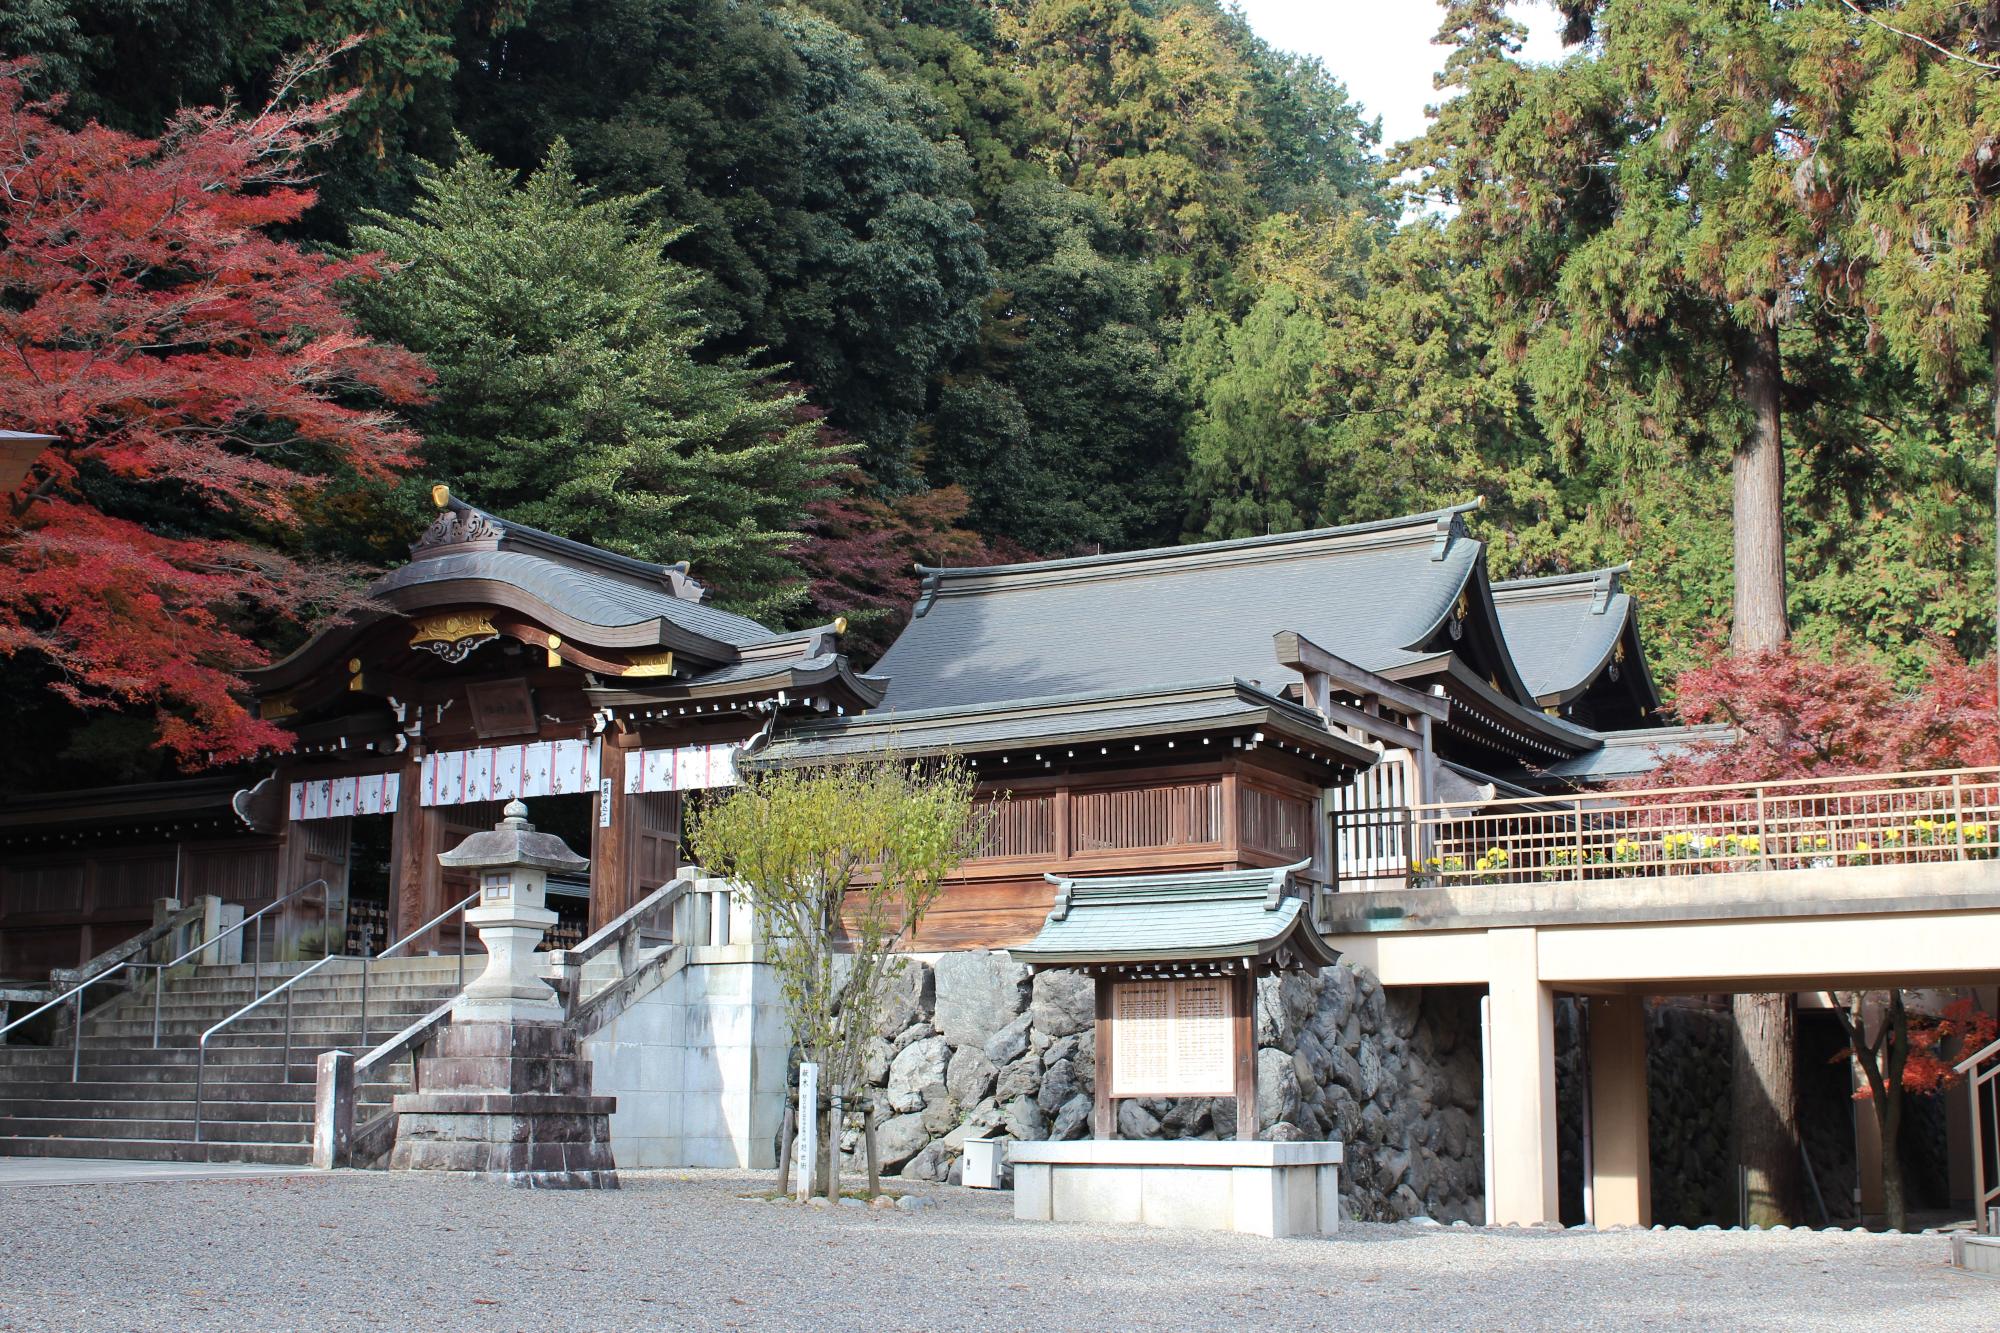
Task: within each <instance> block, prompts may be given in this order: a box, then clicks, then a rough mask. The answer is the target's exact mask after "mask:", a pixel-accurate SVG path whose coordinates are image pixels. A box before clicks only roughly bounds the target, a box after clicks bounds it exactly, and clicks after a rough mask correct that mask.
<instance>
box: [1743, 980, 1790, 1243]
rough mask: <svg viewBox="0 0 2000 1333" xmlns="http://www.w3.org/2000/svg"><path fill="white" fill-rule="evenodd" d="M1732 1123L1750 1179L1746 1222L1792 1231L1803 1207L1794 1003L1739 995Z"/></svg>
mask: <svg viewBox="0 0 2000 1333" xmlns="http://www.w3.org/2000/svg"><path fill="white" fill-rule="evenodd" d="M1731 1008H1732V1009H1733V1010H1734V1012H1735V1015H1736V1048H1735V1061H1734V1066H1735V1067H1734V1070H1733V1077H1732V1080H1731V1094H1732V1095H1731V1106H1730V1112H1731V1115H1730V1120H1731V1125H1732V1128H1733V1130H1734V1136H1735V1140H1736V1143H1735V1147H1736V1160H1737V1162H1738V1164H1740V1165H1741V1166H1742V1167H1743V1168H1744V1169H1745V1170H1746V1172H1747V1173H1748V1187H1749V1200H1750V1206H1749V1211H1748V1214H1747V1215H1746V1216H1745V1217H1744V1218H1743V1221H1744V1223H1745V1224H1746V1225H1747V1224H1749V1223H1752V1222H1755V1223H1758V1224H1760V1225H1763V1226H1775V1225H1777V1224H1779V1223H1781V1222H1782V1223H1784V1224H1786V1225H1787V1226H1791V1225H1796V1224H1797V1223H1799V1222H1800V1221H1802V1220H1803V1219H1804V1216H1805V1207H1804V1198H1803V1193H1802V1184H1803V1182H1802V1181H1801V1178H1800V1172H1799V1105H1798V1078H1797V1073H1798V1071H1797V1052H1798V1025H1799V1014H1798V997H1797V996H1794V995H1791V994H1789V993H1787V994H1783V995H1737V996H1733V997H1732V1004H1731Z"/></svg>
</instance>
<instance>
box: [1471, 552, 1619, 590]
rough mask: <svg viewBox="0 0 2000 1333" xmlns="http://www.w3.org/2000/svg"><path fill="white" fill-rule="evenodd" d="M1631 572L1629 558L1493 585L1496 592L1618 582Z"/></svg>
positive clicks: (1506, 580)
mask: <svg viewBox="0 0 2000 1333" xmlns="http://www.w3.org/2000/svg"><path fill="white" fill-rule="evenodd" d="M1631 572H1632V562H1631V561H1629V560H1628V561H1625V562H1624V563H1623V564H1617V565H1606V566H1604V567H1603V568H1602V569H1579V570H1576V571H1574V572H1572V573H1568V574H1538V575H1536V576H1535V577H1533V578H1525V579H1503V580H1501V581H1500V582H1498V583H1495V584H1494V585H1493V591H1494V592H1495V593H1496V594H1498V593H1503V592H1530V591H1533V590H1535V589H1538V588H1558V587H1561V586H1562V585H1564V584H1566V583H1577V584H1590V585H1595V584H1596V583H1598V582H1599V581H1600V580H1608V581H1610V582H1612V583H1616V582H1617V581H1618V579H1619V578H1620V576H1621V575H1625V574H1629V573H1631Z"/></svg>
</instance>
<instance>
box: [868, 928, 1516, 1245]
mask: <svg viewBox="0 0 2000 1333" xmlns="http://www.w3.org/2000/svg"><path fill="white" fill-rule="evenodd" d="M1095 1018H1096V1010H1095V991H1094V987H1093V984H1092V982H1091V981H1090V980H1089V979H1088V978H1087V977H1084V976H1081V975H1079V974H1075V973H1068V972H1045V973H1043V974H1042V975H1040V976H1038V977H1034V978H1033V979H1032V980H1031V979H1030V976H1029V972H1028V969H1027V968H1025V967H1023V966H1020V965H1019V964H1016V963H1014V962H1013V961H1012V960H1011V959H1009V958H1008V957H1007V955H1006V954H1005V953H993V952H987V951H985V950H978V951H971V952H965V953H951V954H944V955H941V956H939V958H938V959H937V960H936V962H935V963H926V962H923V961H920V960H914V959H913V960H911V961H910V963H909V964H908V967H907V970H906V972H905V975H904V976H903V978H902V979H901V982H900V983H899V989H898V991H897V993H896V995H895V997H894V1000H893V1002H892V1003H891V1004H889V1005H888V1006H886V1007H885V1009H884V1012H883V1013H882V1015H881V1016H880V1021H879V1023H878V1025H877V1034H878V1035H877V1036H876V1037H875V1038H874V1039H873V1041H872V1042H871V1044H870V1051H869V1056H868V1063H867V1069H866V1075H865V1076H866V1079H867V1081H868V1083H869V1084H870V1085H871V1086H873V1087H875V1088H877V1089H880V1097H879V1099H878V1104H879V1105H881V1106H882V1107H883V1110H882V1112H881V1114H882V1115H883V1116H884V1117H886V1118H885V1119H883V1120H882V1122H881V1124H880V1127H879V1130H878V1134H877V1142H878V1146H879V1149H880V1152H881V1157H882V1169H883V1170H884V1171H885V1172H887V1173H890V1174H896V1173H899V1172H900V1173H901V1174H902V1175H905V1176H912V1177H917V1178H921V1179H926V1180H947V1179H950V1180H955V1179H957V1169H958V1158H959V1154H960V1151H961V1145H962V1144H963V1143H964V1141H965V1140H966V1139H967V1138H970V1137H975V1136H978V1137H1005V1138H1010V1139H1075V1138H1083V1137H1085V1136H1086V1135H1088V1134H1089V1132H1090V1115H1091V1108H1092V1104H1093V1095H1094V1091H1095V1088H1096V1054H1097V1051H1096V1046H1097V1039H1096V1032H1095ZM1257 1045H1258V1051H1257V1106H1258V1118H1259V1121H1260V1124H1259V1133H1258V1136H1259V1137H1260V1138H1268V1139H1276V1140H1307V1139H1322V1138H1336V1139H1340V1140H1342V1141H1343V1142H1344V1143H1345V1144H1346V1145H1347V1165H1346V1167H1345V1169H1344V1170H1343V1171H1342V1173H1341V1195H1342V1208H1343V1210H1344V1214H1345V1215H1346V1216H1349V1217H1354V1218H1359V1219H1363V1220H1383V1221H1389V1220H1397V1219H1401V1218H1406V1217H1412V1216H1416V1215H1420V1214H1422V1215H1427V1216H1430V1217H1434V1218H1437V1219H1438V1220H1440V1221H1453V1220H1457V1219H1459V1218H1465V1219H1467V1220H1470V1221H1474V1222H1477V1221H1479V1220H1480V1217H1481V1215H1482V1204H1481V1192H1482V1181H1483V1179H1484V1168H1483V1165H1482V1158H1481V1137H1480V1129H1479V1123H1480V1122H1479V1095H1480V1058H1479V1001H1478V993H1477V991H1476V990H1473V989H1470V988H1458V987H1440V988H1434V989H1431V990H1427V991H1421V992H1419V991H1402V992H1399V993H1397V994H1395V995H1389V994H1387V993H1385V992H1384V991H1383V989H1382V988H1381V986H1380V985H1378V984H1377V983H1376V982H1375V980H1374V978H1373V977H1372V976H1370V975H1369V974H1367V973H1366V972H1357V971H1354V970H1352V969H1350V968H1348V967H1347V966H1346V965H1344V964H1342V965H1337V966H1334V967H1330V968H1327V969H1326V970H1325V971H1323V972H1322V973H1321V974H1320V975H1319V976H1318V977H1316V978H1314V977H1304V976H1298V975H1290V976H1286V977H1284V978H1282V979H1279V978H1266V979H1265V980H1264V981H1263V982H1261V983H1260V984H1259V987H1258V996H1257ZM1235 1122H1236V1108H1235V1103H1234V1101H1233V1100H1228V1099H1224V1100H1209V1099H1182V1100H1178V1101H1163V1100H1144V1101H1129V1102H1125V1103H1122V1104H1121V1107H1120V1111H1119V1132H1120V1134H1121V1135H1122V1136H1123V1137H1126V1138H1136V1139H1143V1138H1226V1137H1233V1136H1234V1134H1235V1131H1236V1123H1235ZM842 1148H843V1150H844V1151H845V1152H847V1153H849V1154H851V1155H852V1156H851V1157H850V1160H851V1161H853V1162H854V1165H855V1166H856V1168H857V1169H858V1167H859V1162H858V1156H859V1154H860V1152H861V1143H860V1135H859V1133H858V1131H856V1130H855V1129H853V1128H852V1127H850V1128H849V1130H848V1131H847V1133H846V1134H845V1135H844V1136H843V1139H842Z"/></svg>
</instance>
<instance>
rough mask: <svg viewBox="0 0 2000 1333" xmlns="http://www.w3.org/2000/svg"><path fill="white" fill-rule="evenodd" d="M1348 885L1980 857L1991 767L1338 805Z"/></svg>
mask: <svg viewBox="0 0 2000 1333" xmlns="http://www.w3.org/2000/svg"><path fill="white" fill-rule="evenodd" d="M1335 831H1336V843H1337V845H1338V846H1339V847H1340V848H1341V849H1342V851H1343V853H1345V852H1347V850H1348V849H1350V848H1355V847H1365V848H1367V849H1369V853H1370V854H1369V855H1368V856H1366V857H1365V858H1363V857H1353V858H1350V857H1348V856H1346V855H1343V857H1342V862H1343V863H1342V864H1341V865H1340V866H1339V867H1338V868H1337V875H1338V877H1339V881H1340V887H1341V888H1343V889H1349V890H1352V889H1384V888H1403V887H1417V888H1424V887H1440V886H1449V885H1459V884H1525V883H1541V882H1550V883H1558V882H1564V881H1575V882H1581V881H1592V880H1614V879H1626V878H1632V877H1652V876H1661V875H1704V874H1719V873H1725V872H1732V871H1756V870H1802V869H1834V868H1840V867H1847V866H1870V865H1906V864H1923V863H1930V862H1943V861H1967V860H1984V859H1989V858H1992V857H1994V856H1995V855H1996V852H2000V768H1967V769H1942V770H1934V771H1930V772H1917V773H1870V774H1864V775H1861V776H1856V777H1841V778H1812V779H1805V780H1801V781H1793V782H1759V783H1734V784H1730V785H1727V786H1715V787H1667V788H1657V789H1651V790H1639V791H1611V792H1586V793H1579V794H1576V795H1568V796H1548V797H1512V798H1504V799H1497V800H1492V801H1485V802H1481V803H1478V804H1468V803H1465V802H1457V803H1450V804H1436V805H1411V806H1403V807H1392V808H1383V809H1375V810H1350V811H1342V812H1340V813H1339V814H1338V815H1337V816H1336V826H1335Z"/></svg>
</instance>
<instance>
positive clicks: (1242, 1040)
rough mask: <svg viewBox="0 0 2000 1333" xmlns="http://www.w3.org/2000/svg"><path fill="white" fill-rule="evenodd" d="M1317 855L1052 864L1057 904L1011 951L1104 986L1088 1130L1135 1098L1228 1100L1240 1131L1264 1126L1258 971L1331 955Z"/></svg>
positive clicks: (1299, 968)
mask: <svg viewBox="0 0 2000 1333" xmlns="http://www.w3.org/2000/svg"><path fill="white" fill-rule="evenodd" d="M1309 864H1310V863H1309V862H1305V861H1301V862H1299V863H1298V864H1296V865H1289V866H1277V867H1274V868H1272V869H1269V870H1228V871H1220V872H1215V873H1209V874H1191V875H1189V874H1181V875H1112V876H1106V877H1102V878H1090V879H1072V878H1064V877H1062V876H1057V875H1051V876H1049V880H1050V882H1051V883H1053V884H1054V885H1055V887H1056V897H1055V906H1054V907H1053V908H1051V909H1050V911H1049V916H1048V921H1047V922H1046V923H1045V924H1044V925H1043V926H1042V928H1041V931H1040V932H1039V933H1038V934H1036V936H1035V937H1034V939H1032V940H1030V941H1028V942H1027V943H1026V944H1020V945H1016V946H1014V948H1013V949H1012V950H1010V951H1009V952H1010V953H1011V954H1012V955H1013V958H1014V960H1015V961H1016V962H1020V963H1026V964H1028V965H1029V966H1030V967H1032V968H1033V969H1034V970H1035V971H1037V972H1040V971H1045V970H1047V969H1050V968H1064V969H1071V970H1075V971H1079V972H1082V973H1084V974H1085V975H1087V976H1090V977H1092V978H1093V979H1094V980H1095V982H1096V987H1097V1029H1096V1031H1097V1047H1096V1052H1097V1055H1096V1058H1097V1068H1098V1069H1099V1070H1101V1071H1104V1073H1105V1076H1104V1077H1101V1078H1099V1079H1098V1080H1097V1082H1096V1098H1097V1104H1096V1108H1095V1110H1094V1112H1093V1114H1092V1121H1091V1123H1092V1129H1093V1132H1094V1134H1095V1136H1096V1137H1097V1138H1100V1139H1110V1138H1116V1137H1117V1136H1118V1103H1119V1102H1120V1101H1122V1100H1124V1099H1126V1098H1131V1097H1162V1098H1173V1097H1229V1098H1233V1099H1235V1102H1236V1137H1238V1138H1239V1139H1254V1138H1255V1137H1257V978H1258V977H1260V976H1264V975H1267V974H1271V973H1279V972H1304V973H1307V974H1316V973H1317V972H1318V971H1319V970H1320V969H1321V968H1322V967H1327V966H1330V965H1331V964H1332V963H1333V962H1334V954H1333V952H1332V950H1330V949H1328V948H1327V946H1326V943H1325V942H1324V941H1323V940H1322V939H1321V938H1320V935H1319V932H1318V930H1316V929H1315V928H1314V926H1313V921H1312V914H1311V912H1310V911H1308V910H1307V907H1308V904H1307V902H1306V894H1308V893H1309V892H1310V886H1309V885H1301V884H1300V883H1298V882H1297V881H1296V879H1295V876H1297V875H1298V874H1299V873H1300V872H1301V871H1304V870H1305V869H1306V868H1307V866H1308V865H1309Z"/></svg>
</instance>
